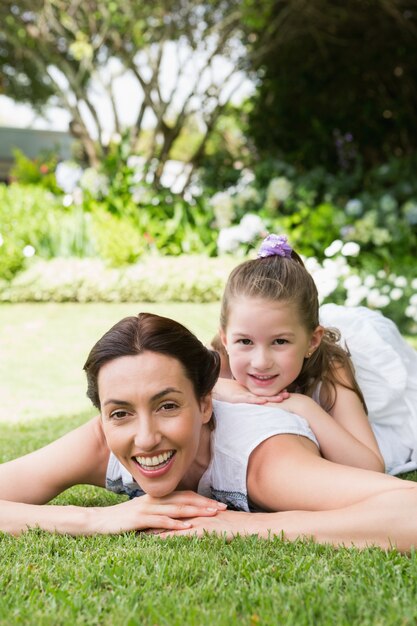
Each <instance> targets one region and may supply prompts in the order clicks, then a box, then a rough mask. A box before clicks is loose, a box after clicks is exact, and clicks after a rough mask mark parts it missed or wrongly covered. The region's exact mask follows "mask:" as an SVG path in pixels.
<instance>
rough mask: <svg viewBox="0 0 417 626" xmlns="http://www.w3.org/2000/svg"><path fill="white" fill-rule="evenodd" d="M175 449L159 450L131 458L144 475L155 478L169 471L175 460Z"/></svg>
mask: <svg viewBox="0 0 417 626" xmlns="http://www.w3.org/2000/svg"><path fill="white" fill-rule="evenodd" d="M175 454H176V450H170V451H169V452H159V454H155V455H152V456H136V457H133V460H134V461H135V462H136V463H137V464H138V468H139V469H140V471H142V472H143V473H144V474H145V476H149V477H152V478H157V477H159V476H163V475H164V474H166V473H167V472H169V470H170V468H171V466H172V464H173V463H174V460H175Z"/></svg>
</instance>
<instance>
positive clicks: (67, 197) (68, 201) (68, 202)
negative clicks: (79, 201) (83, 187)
mask: <svg viewBox="0 0 417 626" xmlns="http://www.w3.org/2000/svg"><path fill="white" fill-rule="evenodd" d="M73 200H74V199H73V197H72V195H71V194H70V193H66V194H65V196H64V197H63V200H62V204H63V205H64V206H65V207H69V206H71V204H72V203H73Z"/></svg>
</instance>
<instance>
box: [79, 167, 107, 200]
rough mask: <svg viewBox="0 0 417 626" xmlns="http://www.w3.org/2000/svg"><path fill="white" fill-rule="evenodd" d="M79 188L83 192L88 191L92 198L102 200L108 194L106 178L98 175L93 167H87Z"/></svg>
mask: <svg viewBox="0 0 417 626" xmlns="http://www.w3.org/2000/svg"><path fill="white" fill-rule="evenodd" d="M80 186H81V188H82V189H83V190H84V191H89V192H90V193H91V195H92V196H93V198H99V197H102V198H104V197H105V196H107V194H108V193H109V181H108V179H107V176H105V175H104V174H100V173H99V172H98V171H97V170H96V169H94V168H93V167H87V169H86V170H84V173H83V175H82V177H81V180H80Z"/></svg>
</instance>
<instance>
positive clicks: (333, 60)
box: [244, 0, 417, 171]
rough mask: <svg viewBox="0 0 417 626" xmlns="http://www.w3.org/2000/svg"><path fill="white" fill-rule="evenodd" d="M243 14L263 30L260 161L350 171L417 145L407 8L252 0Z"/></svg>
mask: <svg viewBox="0 0 417 626" xmlns="http://www.w3.org/2000/svg"><path fill="white" fill-rule="evenodd" d="M255 5H256V7H255ZM245 10H246V18H245V19H246V21H247V23H248V24H249V25H250V26H251V27H252V28H253V29H255V31H256V32H257V33H258V39H257V38H256V37H253V38H252V42H253V43H252V44H251V57H252V63H253V66H254V67H256V68H258V69H259V70H260V80H259V83H258V84H259V87H258V91H257V94H256V96H255V98H254V109H253V114H252V115H251V118H250V134H251V136H252V138H253V139H254V141H255V143H256V146H257V149H258V152H259V154H260V155H261V158H265V157H267V156H271V157H274V156H277V155H280V156H283V157H284V158H285V159H286V160H288V161H290V162H292V163H295V164H297V165H301V166H303V167H306V168H311V167H314V166H315V164H316V163H321V164H324V165H325V166H326V167H327V168H328V169H331V170H333V171H336V170H337V169H338V168H340V167H341V168H343V169H347V170H352V169H354V167H355V165H356V163H357V162H360V161H361V160H364V162H365V163H366V166H367V167H369V166H373V165H375V164H377V163H381V162H383V161H385V160H386V159H387V158H388V157H389V156H390V155H396V156H401V155H406V154H410V153H412V152H413V151H414V150H415V149H416V148H417V143H416V137H417V115H416V110H415V107H414V104H413V102H414V95H413V94H414V93H415V90H416V86H417V73H416V70H415V68H416V62H417V52H416V51H417V46H416V42H417V15H416V13H415V11H414V10H410V4H409V3H408V2H406V1H404V0H401V1H399V2H397V1H394V0H388V1H386V0H369V1H367V2H363V1H362V0H353V1H351V2H348V3H346V2H344V1H343V0H337V1H336V2H334V1H333V2H329V0H312V1H310V2H308V3H304V2H298V1H291V2H290V1H285V2H274V1H273V0H262V1H261V2H257V3H255V4H254V3H253V2H252V1H251V0H247V1H246V2H245V3H244V12H245ZM364 33H366V45H365V46H363V45H360V44H359V41H360V40H361V38H362V37H363V35H364Z"/></svg>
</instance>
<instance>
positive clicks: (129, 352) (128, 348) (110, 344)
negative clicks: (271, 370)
mask: <svg viewBox="0 0 417 626" xmlns="http://www.w3.org/2000/svg"><path fill="white" fill-rule="evenodd" d="M146 351H150V352H157V353H159V354H165V355H166V356H170V357H172V358H174V359H177V361H179V362H180V363H181V365H182V366H183V368H184V371H185V373H186V375H187V377H188V379H189V380H190V381H191V383H192V385H193V388H194V392H195V396H196V398H197V399H198V400H200V399H202V398H203V397H204V396H206V395H207V394H208V393H210V392H211V390H212V389H213V387H214V385H215V383H216V381H217V378H218V375H219V368H220V358H219V355H218V354H217V353H216V352H215V351H213V350H209V349H207V348H206V347H205V346H204V345H203V344H202V343H201V341H200V340H199V339H197V337H196V336H195V335H194V334H193V333H192V332H191V331H189V330H188V329H187V328H185V326H183V325H182V324H180V323H179V322H176V321H174V320H172V319H169V318H168V317H161V316H159V315H153V314H152V313H139V315H137V316H132V317H125V318H124V319H122V320H120V322H117V324H115V325H114V326H113V327H112V328H110V330H108V331H107V332H106V333H105V334H104V335H103V337H102V338H101V339H99V341H98V342H97V343H96V344H95V345H94V346H93V348H92V350H91V351H90V354H89V355H88V357H87V360H86V362H85V364H84V371H85V372H86V374H87V396H88V397H89V398H90V400H91V402H92V403H93V404H94V406H95V407H97V408H98V409H100V398H99V391H98V375H99V372H100V369H101V368H102V367H103V365H105V364H106V363H108V362H109V361H113V360H114V359H118V358H120V357H122V356H135V355H137V354H142V353H143V352H146Z"/></svg>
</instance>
